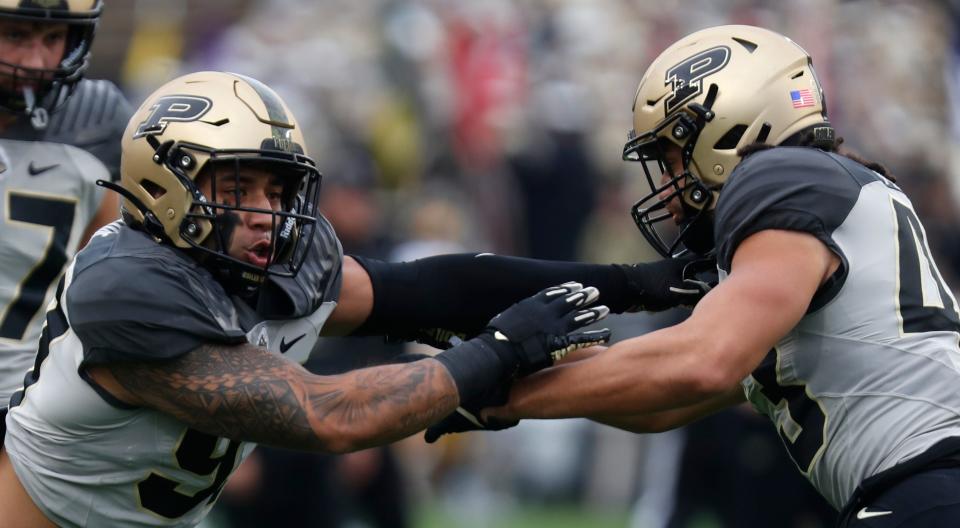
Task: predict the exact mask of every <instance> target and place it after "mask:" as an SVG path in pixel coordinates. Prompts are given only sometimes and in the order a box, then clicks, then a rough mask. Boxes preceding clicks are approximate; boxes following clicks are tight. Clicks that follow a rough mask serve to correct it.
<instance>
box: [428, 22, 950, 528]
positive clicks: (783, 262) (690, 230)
mask: <svg viewBox="0 0 960 528" xmlns="http://www.w3.org/2000/svg"><path fill="white" fill-rule="evenodd" d="M633 115H634V131H632V132H631V133H630V135H629V141H628V143H627V144H626V146H625V147H624V158H625V159H628V160H632V161H638V162H639V163H640V164H641V165H642V168H643V169H644V172H645V174H646V179H647V182H648V183H649V186H650V189H651V191H650V193H649V194H648V195H647V196H646V197H644V198H643V199H641V200H640V201H639V202H637V204H636V205H635V207H634V209H633V216H634V218H635V220H636V222H637V224H638V226H639V227H640V229H641V231H642V232H643V234H644V236H645V237H646V238H647V240H648V241H650V243H651V244H652V245H653V246H654V247H655V248H656V249H658V250H659V251H660V252H661V253H662V254H663V255H665V256H666V255H671V254H675V253H677V252H678V250H682V249H686V250H689V251H694V252H699V253H707V252H715V254H716V256H717V264H718V268H719V273H720V279H721V280H720V283H719V285H718V286H717V287H716V288H714V289H713V290H711V291H710V293H708V294H707V295H706V296H705V297H704V298H703V300H702V301H700V303H699V304H697V306H696V308H695V309H694V311H693V313H692V315H691V316H690V317H689V318H688V319H687V320H685V321H683V322H682V323H679V324H677V325H676V326H673V327H669V328H666V329H663V330H660V331H656V332H652V333H650V334H647V335H644V336H640V337H636V338H633V339H629V340H626V341H623V342H620V343H617V344H616V345H614V346H611V347H610V348H608V349H606V350H605V351H602V352H598V353H596V354H593V355H592V356H591V357H589V358H588V359H584V360H582V361H577V362H572V363H567V364H565V365H560V366H557V367H554V368H550V369H547V370H544V371H542V372H538V373H537V374H534V375H533V376H530V377H528V378H526V379H524V380H521V381H520V382H519V383H517V384H515V385H514V386H513V390H512V391H511V393H510V399H509V402H508V403H507V404H506V405H504V406H495V407H492V408H490V409H487V410H486V411H484V412H483V413H482V418H485V419H487V420H497V421H499V422H513V421H515V420H518V419H522V418H562V417H575V416H586V417H591V418H593V419H595V420H598V421H600V422H604V423H609V424H613V425H616V426H619V427H623V428H626V429H629V430H635V431H643V432H651V431H661V430H665V429H670V428H673V427H677V426H679V425H682V424H685V423H688V422H690V421H692V420H694V419H696V418H698V417H700V416H703V415H705V414H707V413H712V412H714V411H715V410H718V409H720V408H723V407H726V406H730V405H732V404H735V403H738V402H741V401H743V400H744V398H746V399H747V400H748V401H749V402H750V403H751V404H752V405H753V407H754V408H756V409H757V410H758V411H759V412H761V413H762V414H765V415H767V416H768V417H769V418H770V419H771V421H772V422H773V424H774V426H775V428H776V430H777V432H778V433H779V434H780V436H781V438H782V440H783V444H784V446H785V447H786V449H787V451H788V452H789V454H790V456H791V458H792V459H793V460H794V462H795V463H796V465H797V467H798V469H799V470H800V471H801V472H802V473H803V475H804V476H805V477H807V478H808V480H809V481H810V482H811V484H812V485H813V486H814V487H815V488H816V489H817V491H819V492H820V494H822V495H823V496H824V497H825V498H826V499H827V501H828V502H829V503H830V504H832V505H833V506H834V507H835V508H837V509H838V510H840V511H841V512H842V513H841V519H842V520H841V523H842V525H846V526H870V527H894V526H924V527H927V526H954V525H956V524H957V519H960V467H958V466H960V463H958V460H960V392H958V391H957V390H956V387H957V386H958V385H960V347H958V340H960V312H958V305H957V302H956V300H955V298H954V296H953V294H952V292H951V289H950V287H949V286H947V285H946V283H945V282H944V281H943V277H942V276H941V274H940V273H939V271H938V270H937V266H936V264H935V263H934V261H933V259H932V258H931V252H930V249H929V247H928V244H927V239H926V235H925V233H924V229H923V226H922V224H921V223H920V222H919V221H918V219H917V216H916V213H915V212H914V210H913V207H912V205H911V203H910V201H909V199H908V198H907V197H906V196H905V195H904V194H903V193H902V192H901V191H900V189H899V188H898V187H897V186H896V185H895V183H894V182H893V181H892V177H891V176H890V175H889V174H888V173H887V171H886V170H885V169H884V168H883V167H882V166H880V165H878V164H875V163H867V162H864V161H862V160H860V159H859V158H857V157H856V156H853V155H842V154H838V153H837V148H838V146H839V143H840V140H839V138H836V137H835V133H834V130H833V128H832V127H831V125H830V123H829V121H828V119H827V109H826V105H825V102H824V94H823V91H822V89H821V86H820V84H819V81H818V80H817V77H816V75H815V73H814V70H813V68H812V61H811V58H810V56H809V55H808V54H807V53H806V52H805V51H804V50H803V49H802V48H800V46H798V45H797V44H795V43H794V42H792V41H791V40H789V39H787V38H786V37H784V36H782V35H779V34H777V33H774V32H771V31H768V30H765V29H761V28H756V27H750V26H721V27H714V28H709V29H705V30H702V31H699V32H697V33H694V34H692V35H689V36H687V37H685V38H683V39H681V40H679V41H678V42H676V43H674V44H673V45H671V46H670V47H669V48H667V49H666V50H665V51H663V52H662V54H661V55H660V56H659V57H658V58H657V59H656V60H655V61H654V62H653V64H652V65H651V66H650V67H649V69H648V70H647V72H646V74H645V75H644V76H643V79H642V80H641V81H640V86H639V88H638V90H637V92H636V98H635V101H634V106H633ZM459 425H460V426H462V427H453V426H451V427H447V428H446V429H442V430H438V431H435V432H434V434H441V433H443V432H451V431H455V430H458V429H463V428H467V427H465V426H463V425H464V424H463V423H462V422H461V423H460V424H459ZM469 428H476V425H473V426H471V427H469Z"/></svg>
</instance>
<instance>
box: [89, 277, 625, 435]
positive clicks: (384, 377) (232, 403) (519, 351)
mask: <svg viewBox="0 0 960 528" xmlns="http://www.w3.org/2000/svg"><path fill="white" fill-rule="evenodd" d="M597 296H598V293H597V291H596V289H594V288H585V289H584V288H582V286H581V285H580V284H575V283H568V284H563V285H561V286H556V287H553V288H547V289H546V290H543V291H541V292H540V293H538V294H537V295H535V296H533V297H530V298H528V299H524V300H523V301H521V302H519V303H517V304H516V305H514V306H512V307H510V308H509V309H507V310H506V311H504V312H503V313H501V314H500V315H498V316H497V317H495V318H494V319H493V320H491V321H490V323H489V325H488V327H487V328H486V329H485V330H484V331H483V333H482V334H481V335H479V336H478V337H476V338H474V339H471V340H470V341H466V342H464V343H461V344H460V345H458V346H456V347H453V348H451V349H450V350H446V351H444V352H443V353H441V354H439V355H437V356H436V357H435V358H431V359H423V360H420V361H415V362H412V363H405V364H399V365H386V366H379V367H373V368H369V369H362V370H356V371H352V372H348V373H346V374H342V375H338V376H317V375H314V374H311V373H309V372H307V371H306V370H305V369H303V368H302V367H300V366H299V365H298V364H296V363H294V362H292V361H290V360H288V359H285V358H284V357H282V356H279V355H276V354H273V353H272V352H269V351H268V350H266V349H263V348H260V347H256V346H253V345H249V344H242V345H213V344H207V345H203V346H200V347H199V348H197V349H194V350H192V351H190V352H188V353H186V354H183V355H181V356H178V357H175V358H173V359H170V360H167V361H161V362H155V363H149V362H136V363H133V362H131V363H123V362H114V363H108V364H103V365H99V366H93V367H88V368H87V371H88V372H89V374H90V375H91V376H92V377H93V379H94V380H95V381H96V382H97V383H98V384H99V385H100V386H101V387H102V388H103V389H105V390H106V391H107V392H109V393H110V394H111V395H113V396H114V397H116V398H118V399H120V400H121V401H123V402H126V403H128V404H132V405H139V406H146V407H149V408H151V409H155V410H157V411H160V412H162V413H165V414H168V415H170V416H173V417H174V418H176V419H178V420H181V421H182V422H184V423H185V424H187V425H189V426H191V427H193V428H195V429H197V430H199V431H202V432H205V433H209V434H214V435H217V436H224V437H227V438H232V439H236V440H247V441H255V442H259V443H264V444H270V445H276V446H281V447H289V448H297V449H309V450H320V451H333V452H346V451H353V450H356V449H362V448H365V447H370V446H373V445H379V444H383V443H388V442H391V441H393V440H397V439H399V438H402V437H404V436H407V435H409V434H411V433H413V432H415V431H418V430H420V429H423V428H425V427H426V426H428V425H430V424H431V423H433V422H435V421H437V420H439V419H440V418H442V417H443V416H446V415H447V414H449V413H451V412H452V411H453V410H454V409H456V407H457V405H459V404H460V403H461V402H470V401H476V400H477V399H478V398H479V397H480V396H481V395H482V394H484V393H485V392H486V391H487V390H488V389H489V388H490V387H495V386H498V385H501V384H504V383H507V382H508V381H509V379H510V378H512V377H513V376H514V375H515V373H517V372H518V371H519V372H533V371H536V370H539V369H542V368H545V367H547V366H549V365H551V364H552V363H553V361H554V360H555V359H557V358H559V357H562V356H563V355H564V354H566V353H567V352H569V351H570V350H573V349H576V348H579V347H583V346H589V345H593V344H597V343H598V342H603V341H605V340H606V339H608V338H609V331H601V332H596V331H595V332H579V331H578V330H579V329H580V328H582V327H583V326H586V325H589V324H591V323H593V322H595V321H597V320H598V319H601V318H603V316H605V315H606V313H607V308H606V307H604V306H595V307H590V308H587V306H588V305H590V304H592V303H593V302H594V301H595V300H596V298H597Z"/></svg>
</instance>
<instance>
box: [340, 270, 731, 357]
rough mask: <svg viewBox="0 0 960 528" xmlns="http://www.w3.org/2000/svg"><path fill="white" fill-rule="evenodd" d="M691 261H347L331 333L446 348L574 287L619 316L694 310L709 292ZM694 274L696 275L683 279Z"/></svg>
mask: <svg viewBox="0 0 960 528" xmlns="http://www.w3.org/2000/svg"><path fill="white" fill-rule="evenodd" d="M690 263H691V260H690V259H686V260H684V259H680V260H675V259H667V260H662V261H658V262H651V263H644V264H634V265H617V264H583V263H577V262H559V261H548V260H536V259H527V258H519V257H508V256H500V255H491V254H480V255H474V254H459V255H441V256H437V257H430V258H425V259H420V260H416V261H413V262H400V263H388V262H382V261H378V260H373V259H366V258H362V257H350V256H347V257H345V258H344V265H343V287H342V288H341V293H340V300H339V304H338V306H337V309H336V310H335V311H334V312H333V314H332V315H331V317H330V320H329V321H328V324H327V327H325V328H324V333H325V334H331V333H333V334H343V333H353V334H356V335H388V336H391V337H394V338H399V339H403V340H418V341H422V342H426V343H428V344H433V345H435V346H437V345H443V342H444V341H445V339H444V338H445V337H448V336H449V335H450V334H451V333H455V334H460V335H461V337H462V336H472V335H476V333H477V332H479V331H480V330H482V329H483V327H484V325H485V324H486V322H487V321H489V320H490V318H491V317H493V316H494V315H496V314H497V313H499V312H501V311H503V310H504V309H505V308H506V307H508V306H510V305H511V304H513V303H515V302H517V301H519V300H520V299H523V298H525V297H527V296H529V295H532V294H534V293H535V292H537V291H539V290H541V289H543V288H545V287H547V286H550V285H551V284H560V283H563V282H570V281H573V282H579V283H581V284H584V285H586V286H593V287H596V288H597V289H598V290H599V291H600V300H599V302H600V303H602V304H605V305H607V306H609V307H610V309H611V311H613V312H615V313H619V312H623V311H631V310H650V311H656V310H664V309H667V308H670V307H673V306H678V305H693V304H695V303H696V301H697V300H698V299H699V298H700V297H701V296H702V295H703V293H704V291H705V290H706V289H709V287H708V286H707V285H706V284H705V283H704V282H700V281H697V280H694V279H695V278H694V277H693V276H692V274H693V270H694V269H697V270H699V269H701V268H698V267H696V266H690V267H689V268H688V266H687V265H688V264H690ZM711 266H712V268H713V269H714V270H715V265H712V264H711ZM687 269H689V270H690V271H689V273H690V274H691V275H684V272H685V270H687ZM685 278H686V279H689V280H685Z"/></svg>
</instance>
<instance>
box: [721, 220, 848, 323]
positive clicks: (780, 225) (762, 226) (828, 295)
mask: <svg viewBox="0 0 960 528" xmlns="http://www.w3.org/2000/svg"><path fill="white" fill-rule="evenodd" d="M769 229H780V230H784V231H799V232H803V233H809V234H811V235H813V236H814V237H816V238H817V240H819V241H820V242H823V244H824V245H826V246H827V248H828V249H829V250H830V251H832V252H833V253H834V254H835V255H837V256H838V257H839V258H840V267H839V268H837V271H835V272H834V273H833V274H832V275H831V276H830V278H828V279H827V281H826V282H824V283H823V284H822V285H820V287H819V288H817V291H816V292H815V293H814V295H813V300H811V301H810V307H809V308H807V313H808V314H810V313H813V312H816V311H817V310H819V309H821V308H823V307H824V306H826V305H827V303H829V302H830V301H831V300H833V298H834V297H836V296H837V294H839V293H840V289H841V288H843V284H844V282H846V280H847V270H848V268H849V265H848V262H847V257H846V255H844V253H843V250H841V249H840V246H838V245H837V243H836V242H834V241H833V238H831V237H830V235H829V234H828V233H827V231H826V229H825V228H824V227H823V223H822V222H821V220H820V218H818V217H817V216H816V215H813V214H810V213H807V212H805V211H777V212H774V213H771V214H770V215H768V216H765V217H763V218H761V219H758V220H757V221H756V222H755V223H753V224H751V226H750V227H749V228H747V229H745V230H743V231H740V232H739V234H738V236H737V237H735V238H734V239H733V240H731V242H730V246H731V250H730V253H731V259H732V258H733V257H732V255H733V254H734V253H736V248H738V247H740V244H741V243H742V242H743V241H744V240H746V239H747V238H749V237H750V236H751V235H755V234H757V233H759V232H760V231H766V230H769Z"/></svg>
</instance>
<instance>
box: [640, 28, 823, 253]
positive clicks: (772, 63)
mask: <svg viewBox="0 0 960 528" xmlns="http://www.w3.org/2000/svg"><path fill="white" fill-rule="evenodd" d="M801 138H803V139H804V141H808V142H809V141H810V139H809V138H812V139H813V141H814V142H816V141H822V142H825V143H826V142H832V140H833V129H832V128H831V127H830V124H829V122H828V120H827V111H826V104H825V102H824V95H823V90H822V89H821V87H820V82H819V81H818V80H817V77H816V74H815V73H814V71H813V66H812V63H811V58H810V55H809V54H807V52H806V51H804V50H803V48H801V47H800V46H798V45H797V44H796V43H794V42H793V41H791V40H790V39H788V38H787V37H785V36H783V35H780V34H778V33H774V32H773V31H769V30H766V29H761V28H757V27H752V26H738V25H732V26H718V27H713V28H708V29H704V30H702V31H698V32H696V33H693V34H691V35H688V36H687V37H684V38H683V39H681V40H679V41H678V42H676V43H674V44H673V45H672V46H670V47H669V48H667V49H666V50H665V51H664V52H663V53H661V54H660V56H659V57H657V59H656V60H654V62H653V64H651V65H650V67H649V68H648V69H647V72H646V73H645V74H644V75H643V78H642V79H641V81H640V86H639V87H638V88H637V93H636V97H635V99H634V103H633V130H632V131H631V132H630V134H629V135H628V141H627V144H626V145H625V146H624V149H623V158H624V159H625V160H628V161H640V162H642V165H643V168H644V172H645V173H646V177H647V183H648V184H649V186H650V190H651V192H650V193H649V194H647V195H646V196H645V197H644V198H642V199H641V200H640V201H638V202H637V203H636V204H635V205H634V206H633V208H632V210H631V212H632V214H633V217H634V221H635V222H636V223H637V226H638V227H639V228H640V231H641V232H642V233H643V235H644V237H645V238H646V239H647V241H649V242H650V244H651V245H652V246H653V247H654V248H655V249H656V250H657V251H658V252H659V253H660V254H661V255H663V256H671V255H674V254H676V253H677V252H678V251H682V250H683V249H687V250H692V251H694V252H697V253H701V254H703V253H708V252H709V251H710V250H711V249H712V248H713V232H712V224H713V222H712V211H713V207H714V206H715V204H716V200H717V198H718V193H719V191H720V188H721V187H722V186H723V183H724V182H725V181H726V180H727V177H728V176H729V175H730V173H731V172H732V171H733V169H734V167H736V166H737V164H738V163H740V155H739V154H738V150H739V149H740V148H742V147H744V146H747V145H750V144H753V143H767V144H770V145H785V144H797V143H799V142H800V141H801ZM669 145H675V146H676V147H678V148H679V151H680V158H681V161H682V170H681V171H679V172H678V173H677V174H668V175H667V178H666V183H662V182H661V178H662V177H663V175H664V172H665V171H666V170H667V168H666V165H665V164H664V161H665V158H664V149H665V148H667V147H668V146H669ZM677 196H680V201H681V203H682V204H683V209H684V212H685V218H684V221H683V222H682V223H681V225H680V226H679V228H678V230H676V232H675V234H674V236H673V240H672V242H667V238H668V237H667V236H665V235H666V234H667V232H669V231H672V230H673V228H672V227H669V226H667V225H665V224H662V222H665V221H667V220H670V219H671V214H670V213H669V212H668V211H667V210H666V206H667V204H668V203H669V202H670V201H671V200H673V199H674V198H676V197H677ZM681 243H682V245H683V248H681Z"/></svg>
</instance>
